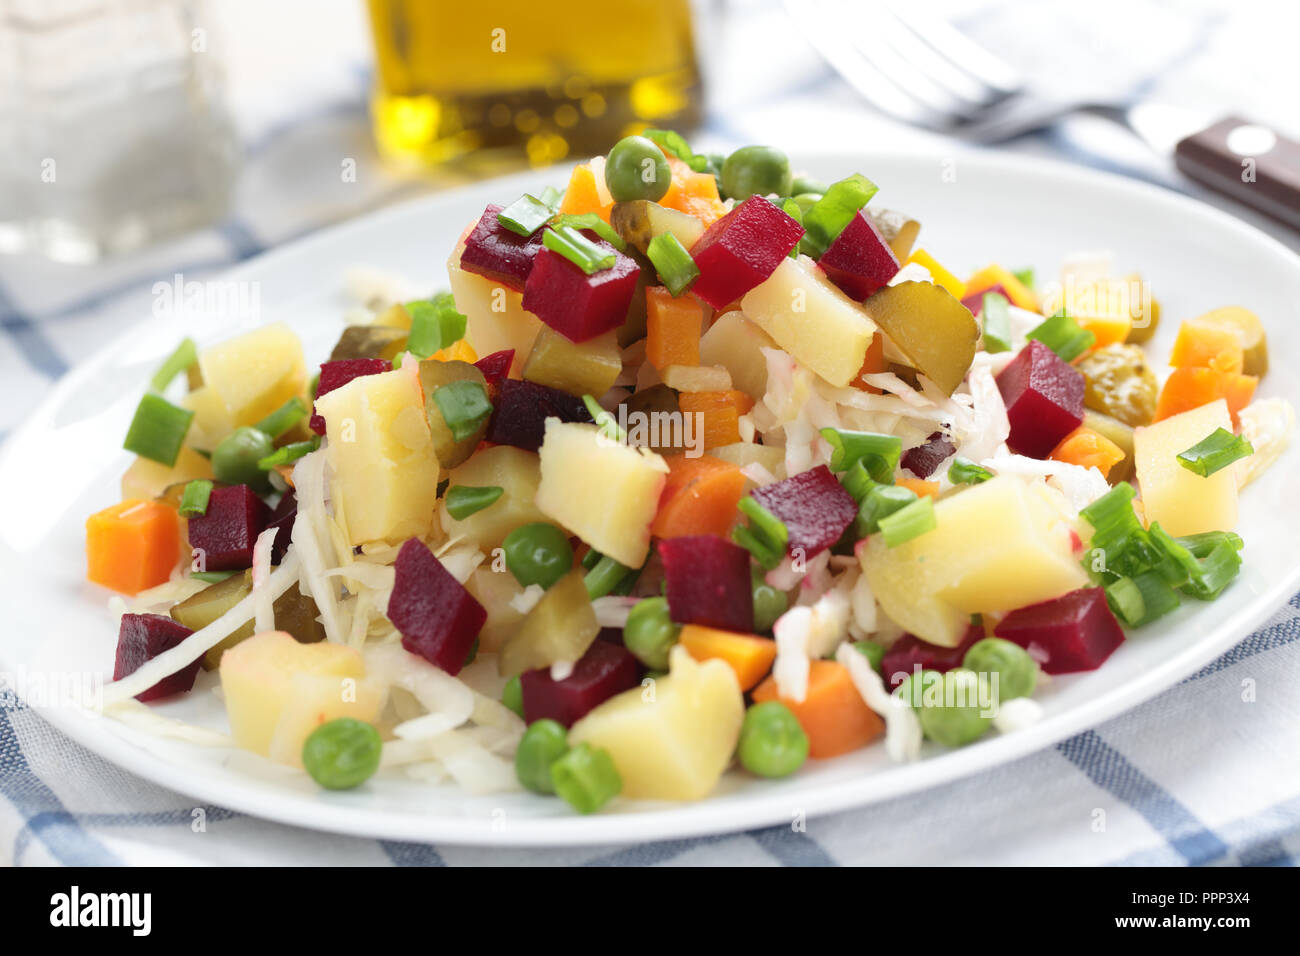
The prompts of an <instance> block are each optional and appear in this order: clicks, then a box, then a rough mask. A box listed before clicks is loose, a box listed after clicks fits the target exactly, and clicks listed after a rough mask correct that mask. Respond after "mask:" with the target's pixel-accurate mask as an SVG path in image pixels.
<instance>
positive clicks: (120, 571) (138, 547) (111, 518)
mask: <svg viewBox="0 0 1300 956" xmlns="http://www.w3.org/2000/svg"><path fill="white" fill-rule="evenodd" d="M180 533H181V530H180V516H179V515H178V514H177V513H176V509H175V508H173V507H171V506H170V505H167V504H164V503H163V502H161V501H148V500H145V499H142V498H128V499H127V500H126V501H122V502H119V503H117V504H115V505H113V506H111V507H108V508H105V509H104V510H103V511H100V512H97V513H96V514H93V515H91V516H90V517H89V518H87V519H86V577H87V578H88V579H89V580H91V581H93V582H94V583H96V584H102V585H104V587H107V588H112V589H113V590H114V591H121V592H122V593H123V594H138V593H139V592H141V591H143V590H145V589H146V588H151V587H155V586H156V585H159V584H162V583H163V582H164V581H166V580H167V579H168V577H170V576H171V573H172V569H173V568H175V567H176V562H177V561H178V560H179V559H180V550H181V544H180V541H181V539H180Z"/></svg>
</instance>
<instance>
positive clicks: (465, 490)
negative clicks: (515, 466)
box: [444, 485, 505, 521]
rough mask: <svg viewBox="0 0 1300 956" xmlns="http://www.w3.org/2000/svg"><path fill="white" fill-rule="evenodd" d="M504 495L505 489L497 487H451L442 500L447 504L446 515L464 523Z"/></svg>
mask: <svg viewBox="0 0 1300 956" xmlns="http://www.w3.org/2000/svg"><path fill="white" fill-rule="evenodd" d="M504 493H505V489H504V488H501V487H499V486H498V485H484V486H482V487H475V486H473V485H452V486H451V487H450V488H448V489H447V496H446V498H445V499H444V500H445V501H446V503H447V514H449V515H451V516H452V517H453V518H455V519H456V520H457V521H464V520H465V519H466V518H468V517H469V516H470V515H472V514H474V513H475V512H478V511H482V510H483V509H484V508H486V507H487V506H488V505H490V504H494V503H495V502H496V500H497V499H498V498H500V497H501V496H502V495H503V494H504Z"/></svg>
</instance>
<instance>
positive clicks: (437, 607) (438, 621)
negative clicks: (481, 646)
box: [388, 538, 487, 676]
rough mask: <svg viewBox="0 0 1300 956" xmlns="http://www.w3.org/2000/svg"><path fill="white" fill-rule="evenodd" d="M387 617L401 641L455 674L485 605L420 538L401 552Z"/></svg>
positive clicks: (484, 614)
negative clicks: (398, 633) (445, 566)
mask: <svg viewBox="0 0 1300 956" xmlns="http://www.w3.org/2000/svg"><path fill="white" fill-rule="evenodd" d="M394 567H395V569H396V572H397V573H396V575H395V580H394V582H393V594H392V596H391V597H390V598H389V599H388V619H389V620H390V621H392V622H393V626H394V627H395V628H397V630H398V631H400V632H401V635H402V646H403V647H404V648H406V649H407V650H408V651H410V652H411V653H412V654H417V655H419V656H420V657H423V658H424V659H425V660H426V661H428V662H429V663H430V664H432V665H433V666H434V667H441V668H442V669H443V670H444V671H446V672H447V673H448V674H451V675H453V676H454V675H456V674H459V673H460V669H461V668H462V667H464V666H465V659H466V658H467V657H468V656H469V649H470V648H471V647H473V646H474V639H475V638H476V637H478V632H479V631H480V630H482V628H483V622H484V621H485V620H486V619H487V611H485V610H484V609H483V605H482V604H479V603H478V601H476V600H474V598H473V596H472V595H471V594H470V593H469V592H468V591H466V590H465V588H464V587H462V586H461V583H460V582H459V581H457V580H456V579H455V578H454V577H453V576H452V574H451V572H450V571H448V570H447V569H446V568H444V567H443V566H442V562H441V561H439V560H438V559H437V558H436V557H434V555H433V552H432V551H430V550H429V549H428V548H427V547H425V545H424V544H423V542H421V541H420V540H419V539H418V538H411V539H409V540H408V541H407V542H406V543H405V544H404V545H402V548H401V550H400V551H398V552H397V561H396V562H395V563H394Z"/></svg>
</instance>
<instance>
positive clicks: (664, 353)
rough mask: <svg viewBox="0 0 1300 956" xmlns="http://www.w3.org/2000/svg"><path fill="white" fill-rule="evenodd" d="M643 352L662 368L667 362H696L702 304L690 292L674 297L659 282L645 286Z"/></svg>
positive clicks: (687, 363)
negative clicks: (687, 294) (688, 294)
mask: <svg viewBox="0 0 1300 956" xmlns="http://www.w3.org/2000/svg"><path fill="white" fill-rule="evenodd" d="M645 310H646V313H645V314H646V338H645V356H646V358H647V359H648V360H649V362H650V364H651V365H653V366H654V367H655V368H656V369H658V370H659V371H660V372H662V371H663V370H664V369H666V368H667V367H668V366H669V365H699V364H700V333H701V331H702V329H703V327H704V306H703V305H701V304H700V303H699V301H698V300H696V299H693V298H691V297H690V296H685V295H684V296H682V297H681V298H678V299H674V298H673V295H672V293H671V292H669V291H668V290H667V289H665V288H663V287H662V286H657V285H652V286H646V290H645Z"/></svg>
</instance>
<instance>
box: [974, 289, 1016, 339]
mask: <svg viewBox="0 0 1300 956" xmlns="http://www.w3.org/2000/svg"><path fill="white" fill-rule="evenodd" d="M1007 306H1008V303H1007V299H1006V296H1004V295H1002V294H1000V293H998V292H985V293H984V304H983V306H982V307H981V309H980V318H981V319H982V320H983V322H984V351H985V352H1010V351H1011V312H1010V310H1009V309H1008V307H1007Z"/></svg>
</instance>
